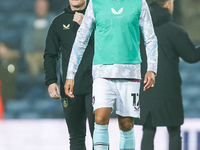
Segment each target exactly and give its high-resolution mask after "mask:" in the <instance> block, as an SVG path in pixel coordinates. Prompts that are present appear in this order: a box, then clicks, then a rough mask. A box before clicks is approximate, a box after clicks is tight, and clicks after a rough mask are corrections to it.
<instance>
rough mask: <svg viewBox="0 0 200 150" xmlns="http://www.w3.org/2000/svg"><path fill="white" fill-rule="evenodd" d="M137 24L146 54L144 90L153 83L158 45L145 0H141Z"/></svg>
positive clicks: (152, 85)
mask: <svg viewBox="0 0 200 150" xmlns="http://www.w3.org/2000/svg"><path fill="white" fill-rule="evenodd" d="M139 25H140V28H141V31H142V34H143V37H144V42H145V47H146V54H147V73H146V74H145V78H144V83H145V86H144V89H143V90H144V91H145V90H148V89H150V88H152V87H154V85H155V75H156V73H157V62H158V45H157V37H156V35H155V33H154V28H153V24H152V20H151V15H150V12H149V8H148V5H147V3H146V1H145V0H142V9H141V14H140V20H139Z"/></svg>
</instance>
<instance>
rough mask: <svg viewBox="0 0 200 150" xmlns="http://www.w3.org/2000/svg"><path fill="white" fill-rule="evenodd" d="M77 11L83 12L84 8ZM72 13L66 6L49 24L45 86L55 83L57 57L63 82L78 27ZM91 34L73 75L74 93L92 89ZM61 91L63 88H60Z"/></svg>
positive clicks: (92, 45) (92, 47) (45, 56)
mask: <svg viewBox="0 0 200 150" xmlns="http://www.w3.org/2000/svg"><path fill="white" fill-rule="evenodd" d="M77 12H79V13H83V14H84V13H85V9H84V10H80V11H77ZM74 14H75V11H72V10H71V8H70V6H67V7H66V8H65V10H64V12H63V13H61V14H60V15H58V16H57V17H56V18H55V19H54V20H53V22H52V24H51V26H50V29H49V32H48V35H47V39H46V48H45V53H44V70H45V84H46V85H47V86H49V85H50V84H52V83H57V71H58V70H56V69H57V62H58V60H59V59H60V67H61V68H60V74H61V79H62V80H61V82H63V84H64V83H65V80H66V73H67V67H68V62H69V58H70V54H71V50H72V45H73V43H74V40H75V36H76V32H77V30H78V28H79V25H78V24H77V23H76V22H74V21H72V20H73V16H74ZM92 36H93V35H92ZM92 36H91V39H90V41H89V44H88V46H87V48H86V51H85V53H84V56H83V59H82V62H81V64H80V65H79V69H78V71H77V74H76V76H75V85H74V94H86V93H89V92H91V91H92V60H93V53H94V52H93V51H94V41H93V37H92ZM60 88H64V87H60ZM61 91H64V90H63V89H62V90H61ZM62 94H64V93H62Z"/></svg>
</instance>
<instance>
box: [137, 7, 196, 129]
mask: <svg viewBox="0 0 200 150" xmlns="http://www.w3.org/2000/svg"><path fill="white" fill-rule="evenodd" d="M150 12H151V16H152V20H153V25H154V29H155V34H156V36H157V38H158V72H157V76H156V83H155V87H154V88H153V89H150V90H148V91H145V92H143V91H142V89H143V86H144V85H143V84H142V85H141V92H140V105H141V119H136V121H135V122H136V124H143V125H144V123H145V122H146V117H147V115H148V114H149V113H150V114H151V117H152V124H153V126H178V125H181V124H183V119H184V116H183V106H182V96H181V78H180V73H179V57H181V58H182V59H183V60H185V61H186V62H189V63H195V62H197V61H199V60H200V47H199V48H195V47H194V45H193V43H192V42H191V41H190V39H189V37H188V35H187V33H186V31H185V30H184V29H183V28H182V27H181V26H179V25H177V24H175V23H174V22H172V16H171V14H170V13H169V11H168V10H167V9H165V8H161V7H159V6H158V5H157V4H155V3H152V4H150ZM141 54H142V60H143V63H142V77H143V78H144V75H145V72H146V68H147V65H146V53H145V51H144V46H142V45H141Z"/></svg>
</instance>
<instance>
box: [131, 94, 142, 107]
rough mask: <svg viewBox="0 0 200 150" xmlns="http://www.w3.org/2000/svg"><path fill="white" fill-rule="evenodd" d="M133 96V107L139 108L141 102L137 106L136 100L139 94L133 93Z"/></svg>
mask: <svg viewBox="0 0 200 150" xmlns="http://www.w3.org/2000/svg"><path fill="white" fill-rule="evenodd" d="M131 96H133V106H139V105H140V103H139V101H138V102H137V104H136V98H137V97H138V96H139V93H132V94H131Z"/></svg>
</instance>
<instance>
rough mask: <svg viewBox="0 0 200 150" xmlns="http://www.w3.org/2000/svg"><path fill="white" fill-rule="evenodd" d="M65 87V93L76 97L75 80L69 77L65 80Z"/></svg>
mask: <svg viewBox="0 0 200 150" xmlns="http://www.w3.org/2000/svg"><path fill="white" fill-rule="evenodd" d="M64 88H65V94H66V95H67V96H69V97H71V98H74V95H73V88H74V80H73V79H67V80H66V82H65V86H64Z"/></svg>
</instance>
